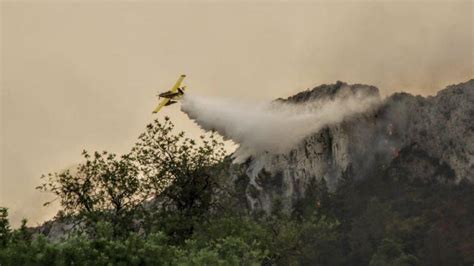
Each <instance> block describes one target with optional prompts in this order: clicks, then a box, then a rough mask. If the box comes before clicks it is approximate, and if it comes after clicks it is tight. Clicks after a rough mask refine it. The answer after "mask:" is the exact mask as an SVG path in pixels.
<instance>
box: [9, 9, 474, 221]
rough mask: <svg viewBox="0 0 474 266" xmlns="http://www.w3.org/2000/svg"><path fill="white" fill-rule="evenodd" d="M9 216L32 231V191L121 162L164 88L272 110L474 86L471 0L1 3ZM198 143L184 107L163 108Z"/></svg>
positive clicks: (37, 201) (42, 212)
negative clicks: (285, 100)
mask: <svg viewBox="0 0 474 266" xmlns="http://www.w3.org/2000/svg"><path fill="white" fill-rule="evenodd" d="M0 5H1V165H0V168H1V176H0V206H7V207H9V208H10V213H11V217H12V220H13V222H14V223H15V224H17V223H18V221H19V219H21V218H22V217H27V218H29V219H30V221H31V222H32V224H33V225H34V224H36V223H38V222H40V221H43V220H44V219H48V218H50V217H51V215H52V214H53V213H54V212H55V210H54V209H51V208H49V209H48V208H44V207H42V206H41V203H42V202H43V201H44V200H45V199H46V198H47V197H46V195H42V194H40V193H39V192H36V191H35V190H34V187H35V186H36V185H38V184H39V182H40V181H39V176H40V175H41V174H43V173H48V172H52V171H57V170H60V169H64V168H67V167H70V166H72V165H74V164H76V163H78V162H80V161H81V156H80V153H81V151H82V149H87V150H103V149H106V150H109V151H112V152H116V153H123V152H126V151H128V149H129V148H130V147H131V146H132V144H133V143H134V142H135V140H136V138H137V136H138V135H139V133H140V132H142V131H143V129H144V126H145V125H146V124H147V123H149V122H150V121H151V120H152V119H154V118H156V117H157V116H156V115H152V114H151V110H152V109H153V108H154V105H155V103H156V98H155V97H154V96H155V95H156V93H157V91H158V90H166V89H168V88H169V87H170V86H171V85H172V84H173V83H174V81H175V79H176V78H177V77H178V75H180V74H182V73H185V74H187V75H188V78H187V84H188V86H189V90H192V91H194V92H196V93H198V94H200V95H211V96H217V97H227V98H230V99H234V100H235V101H237V102H238V101H239V99H245V100H248V99H257V100H269V99H274V98H277V97H286V96H289V95H292V94H294V93H296V92H298V91H301V90H304V89H306V88H310V87H314V86H315V85H319V84H321V83H334V82H335V81H337V80H342V81H346V82H348V83H366V84H371V85H376V86H378V87H379V88H380V89H381V92H382V94H383V95H387V94H389V93H391V92H394V91H410V92H412V93H416V94H423V95H428V94H434V93H436V91H437V90H439V89H441V88H443V87H445V86H446V85H449V84H452V83H459V82H463V81H466V80H468V79H470V78H472V77H473V76H474V69H473V68H474V66H473V65H474V63H473V47H474V43H473V35H474V34H473V12H474V10H473V8H474V7H473V2H472V1H465V2H437V3H432V2H431V1H417V2H410V1H402V2H392V1H389V2H387V1H384V2H373V1H370V2H369V1H364V2H360V1H347V2H338V1H336V2H334V1H331V2H329V1H328V2H324V1H323V2H321V1H318V2H313V3H312V2H299V3H290V2H273V3H272V2H269V1H264V2H258V3H251V2H247V1H239V2H229V1H228V2H225V3H224V2H209V1H206V2H180V3H171V2H151V1H137V2H121V3H117V2H112V1H110V2H109V1H82V2H79V1H74V2H69V3H66V2H59V1H55V2H42V1H34V2H33V1H32V2H27V1H19V2H13V1H1V3H0ZM164 115H169V116H171V118H172V119H173V121H174V123H175V124H177V127H178V128H179V129H182V130H186V131H187V132H189V134H190V135H191V136H196V135H198V134H200V130H199V129H198V127H197V126H196V125H195V124H194V123H193V122H191V121H190V120H189V119H188V118H187V117H186V115H184V114H182V113H181V112H180V111H179V106H176V105H175V106H172V107H171V108H167V109H165V110H164V111H163V112H162V113H160V114H159V115H158V116H164Z"/></svg>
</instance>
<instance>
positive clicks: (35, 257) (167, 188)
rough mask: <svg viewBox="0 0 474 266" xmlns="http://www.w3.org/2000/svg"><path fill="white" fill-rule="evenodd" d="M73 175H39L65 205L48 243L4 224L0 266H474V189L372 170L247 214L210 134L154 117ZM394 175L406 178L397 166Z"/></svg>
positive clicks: (3, 213) (0, 217)
mask: <svg viewBox="0 0 474 266" xmlns="http://www.w3.org/2000/svg"><path fill="white" fill-rule="evenodd" d="M83 155H84V159H85V161H84V163H82V164H81V165H80V166H79V167H78V169H77V172H69V171H66V172H62V173H54V174H49V175H46V176H44V177H43V185H42V186H40V187H38V189H39V190H41V191H46V192H51V193H53V194H54V195H55V196H56V197H57V199H58V200H59V201H60V203H61V211H60V212H59V213H58V216H57V217H56V219H57V222H62V223H65V224H72V225H73V226H71V229H70V230H69V232H68V233H67V234H65V235H64V237H63V238H62V239H59V240H51V239H48V237H47V236H45V235H43V233H41V232H39V231H38V230H33V229H31V228H28V227H27V226H26V220H25V221H23V224H22V226H21V227H20V228H19V229H15V230H13V229H11V227H10V225H9V221H8V210H7V209H6V208H0V264H1V265H73V264H74V265H464V264H472V263H473V262H474V212H473V211H472V210H474V186H473V184H472V183H470V182H467V181H462V182H460V183H459V184H455V183H453V182H451V181H449V180H426V179H419V178H416V177H411V176H410V177H408V176H401V174H399V175H396V174H393V172H394V171H393V169H391V172H390V174H388V172H387V171H385V170H383V169H382V170H377V171H374V173H373V174H372V175H371V176H368V177H367V178H365V179H363V180H357V181H356V180H353V179H352V177H351V175H350V174H349V173H348V174H347V175H345V178H344V179H343V180H341V182H340V184H339V186H338V188H337V190H336V191H334V192H330V191H328V189H327V186H326V182H325V180H324V179H323V180H321V181H316V180H315V181H314V182H312V183H310V184H309V186H308V188H307V190H306V193H305V197H304V198H303V199H301V200H299V201H298V203H297V204H296V205H295V206H294V209H293V210H292V211H291V212H288V211H286V210H283V209H281V208H280V207H278V206H279V205H278V204H274V206H277V207H275V208H274V209H273V210H272V211H271V213H269V214H255V213H250V212H249V210H248V209H246V208H244V207H243V206H245V203H243V202H242V201H243V200H242V198H243V197H242V191H240V190H239V186H235V185H234V184H232V182H233V181H232V180H230V178H229V176H227V169H228V167H229V159H228V158H227V157H226V155H225V152H224V149H223V144H222V143H221V142H219V141H217V139H216V137H215V136H214V135H209V136H207V137H202V139H200V140H199V141H194V140H191V139H188V138H186V137H185V135H184V133H178V134H175V133H174V131H173V124H172V123H171V121H170V120H169V119H165V120H164V121H163V122H161V121H158V120H156V121H154V123H152V124H150V125H148V126H147V128H146V131H145V132H144V133H143V134H142V135H141V136H140V137H139V141H138V143H137V144H136V145H135V146H134V147H133V148H132V150H131V151H130V153H128V154H126V155H123V156H116V155H115V154H111V153H108V152H101V153H98V152H96V153H93V154H89V153H87V152H84V154H83ZM401 173H404V172H403V171H401Z"/></svg>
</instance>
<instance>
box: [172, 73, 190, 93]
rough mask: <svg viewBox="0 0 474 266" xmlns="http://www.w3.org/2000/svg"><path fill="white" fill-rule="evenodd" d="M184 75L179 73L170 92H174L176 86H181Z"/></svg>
mask: <svg viewBox="0 0 474 266" xmlns="http://www.w3.org/2000/svg"><path fill="white" fill-rule="evenodd" d="M185 77H186V75H181V76H180V77H179V78H178V80H177V81H176V83H175V84H174V86H173V88H171V89H170V92H172V93H175V92H176V91H177V90H178V88H179V87H180V86H181V83H182V82H183V79H184V78H185Z"/></svg>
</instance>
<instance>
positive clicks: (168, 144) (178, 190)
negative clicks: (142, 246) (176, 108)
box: [132, 117, 225, 241]
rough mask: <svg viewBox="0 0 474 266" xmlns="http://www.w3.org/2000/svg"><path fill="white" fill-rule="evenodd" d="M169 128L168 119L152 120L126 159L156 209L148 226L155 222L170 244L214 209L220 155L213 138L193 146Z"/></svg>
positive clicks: (222, 154)
mask: <svg viewBox="0 0 474 266" xmlns="http://www.w3.org/2000/svg"><path fill="white" fill-rule="evenodd" d="M173 129H174V125H173V123H172V122H171V121H170V120H169V118H167V117H166V118H165V121H164V122H163V123H161V122H159V121H158V120H155V122H154V123H153V124H149V125H148V126H147V128H146V131H145V132H144V133H143V134H141V135H140V137H139V141H138V143H137V144H136V146H135V147H134V148H133V150H132V154H133V156H134V158H135V160H136V162H137V164H138V165H139V169H140V172H141V173H142V174H143V177H144V180H146V183H145V185H146V187H147V188H148V189H150V190H152V191H153V192H154V193H155V201H154V202H155V203H156V204H157V205H158V206H159V209H160V210H161V212H159V217H152V218H151V219H150V220H149V223H148V224H151V223H153V221H158V222H159V223H160V224H161V227H162V229H163V230H165V231H167V232H169V233H170V234H173V236H174V237H173V239H175V240H177V241H183V240H184V239H185V238H187V237H189V236H190V235H191V234H192V232H193V230H194V227H195V224H196V222H198V221H199V220H200V219H201V218H202V217H203V215H205V214H208V211H209V210H210V209H211V208H212V207H216V205H218V201H217V197H215V196H214V195H217V194H218V190H219V188H220V187H219V183H218V178H219V176H220V175H221V174H222V173H221V170H222V169H223V161H224V158H225V150H224V146H223V143H222V142H219V141H218V140H217V138H216V135H215V134H211V135H209V136H208V137H205V136H201V139H200V143H198V142H196V141H195V140H192V139H190V138H187V137H185V134H184V132H180V133H179V134H171V132H173ZM157 218H158V219H157Z"/></svg>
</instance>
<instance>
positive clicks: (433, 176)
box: [231, 80, 474, 212]
mask: <svg viewBox="0 0 474 266" xmlns="http://www.w3.org/2000/svg"><path fill="white" fill-rule="evenodd" d="M360 92H363V93H366V94H371V95H374V94H375V95H378V94H379V91H378V89H377V88H376V87H373V86H368V85H360V84H354V85H349V84H346V83H344V82H337V83H336V84H331V85H321V86H318V87H316V88H314V89H312V90H307V91H304V92H301V93H298V94H296V95H294V96H292V97H289V98H287V99H279V100H281V101H286V102H291V103H304V102H306V101H311V100H315V99H331V98H334V97H341V95H342V96H343V97H346V96H350V95H353V94H355V93H360ZM473 173H474V80H470V81H468V82H465V83H461V84H457V85H452V86H448V87H447V88H445V89H443V90H441V91H439V92H438V93H437V95H436V96H429V97H421V96H413V95H411V94H407V93H395V94H393V95H391V96H389V97H387V98H386V99H384V100H383V101H382V103H381V104H380V105H379V106H378V107H377V108H375V109H374V110H370V111H369V112H367V113H365V114H363V115H357V116H352V117H348V118H347V119H345V120H344V121H343V122H342V123H340V124H335V125H330V126H327V127H326V128H324V129H323V130H321V131H319V132H317V133H315V134H314V135H312V136H310V137H308V138H306V139H305V140H304V141H303V142H302V143H300V144H299V145H298V146H297V147H295V148H294V149H293V150H292V151H290V152H289V153H287V154H280V155H270V154H266V155H264V156H260V157H258V158H251V159H249V160H248V161H247V162H246V163H244V164H242V165H233V166H232V167H231V174H232V177H233V180H234V181H235V183H236V184H237V185H238V186H239V187H240V190H241V191H243V193H244V195H245V198H246V201H247V203H248V206H249V207H250V208H251V209H252V210H254V211H265V212H269V211H270V210H271V209H272V206H273V204H274V203H275V201H276V200H278V201H279V202H280V203H282V204H283V206H284V207H285V208H286V209H288V210H290V209H291V207H292V206H294V204H295V202H297V200H298V199H300V198H301V197H303V196H304V193H305V189H306V187H307V186H308V184H309V183H310V182H312V180H322V179H324V180H325V181H326V182H327V184H328V187H329V188H330V189H335V188H336V187H337V184H338V182H339V181H340V180H341V179H342V178H354V179H363V178H366V177H368V176H371V175H381V176H383V175H391V176H394V177H397V178H398V177H400V178H409V179H419V180H420V181H422V182H423V181H429V180H437V181H439V182H459V181H460V180H463V179H466V180H469V181H474V174H473Z"/></svg>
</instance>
